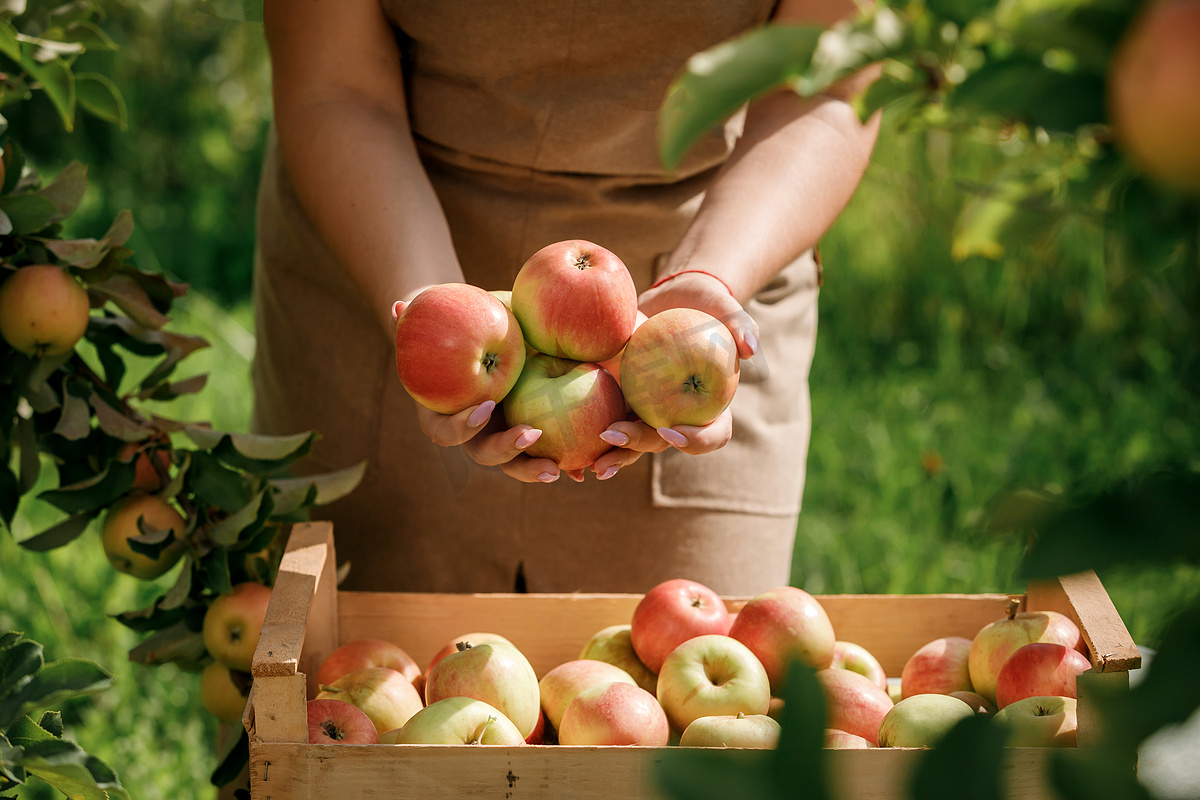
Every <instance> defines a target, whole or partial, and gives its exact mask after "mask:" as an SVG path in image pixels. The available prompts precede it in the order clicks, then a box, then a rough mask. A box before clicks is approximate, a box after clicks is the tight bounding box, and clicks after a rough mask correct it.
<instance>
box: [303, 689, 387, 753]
mask: <svg viewBox="0 0 1200 800" xmlns="http://www.w3.org/2000/svg"><path fill="white" fill-rule="evenodd" d="M307 710H308V743H309V744H379V733H378V732H377V731H376V730H375V724H374V723H373V722H371V719H370V717H368V716H367V715H366V714H364V713H363V712H362V711H361V710H359V709H358V708H355V707H354V706H353V705H351V704H350V703H347V702H346V701H345V700H334V699H330V698H316V699H313V700H309V701H308V703H307Z"/></svg>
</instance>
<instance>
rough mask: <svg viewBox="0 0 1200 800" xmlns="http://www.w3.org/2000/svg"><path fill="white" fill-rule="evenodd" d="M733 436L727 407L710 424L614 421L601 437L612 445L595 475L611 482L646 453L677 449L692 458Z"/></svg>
mask: <svg viewBox="0 0 1200 800" xmlns="http://www.w3.org/2000/svg"><path fill="white" fill-rule="evenodd" d="M732 436H733V412H732V411H731V410H730V409H729V408H726V409H725V410H724V411H722V412H721V414H720V415H719V416H718V417H717V418H716V419H715V420H713V421H712V422H710V423H709V424H707V425H676V426H674V427H671V428H652V427H650V426H649V425H647V424H646V423H644V422H642V421H641V420H640V419H636V418H635V419H631V420H626V421H623V422H614V423H613V424H612V425H609V426H608V430H606V431H605V432H604V433H602V434H600V438H601V439H603V440H604V441H606V442H608V443H609V444H611V445H613V449H612V450H609V451H608V452H607V453H604V454H603V455H601V456H600V457H599V458H597V459H596V461H595V463H594V464H592V467H591V469H592V472H594V473H595V474H596V477H597V478H599V479H600V480H602V481H606V480H609V479H611V478H612V477H613V476H614V475H616V474H617V472H619V471H620V470H621V469H622V468H624V467H627V466H629V465H630V464H632V463H633V462H635V461H637V460H638V459H639V458H641V457H642V455H643V454H644V453H661V452H662V451H663V450H666V449H667V448H668V447H674V448H676V449H677V450H681V451H683V452H684V453H688V454H689V455H696V456H698V455H703V454H704V453H711V452H713V451H714V450H720V449H721V448H722V447H724V446H725V445H726V444H728V443H729V439H730V437H732Z"/></svg>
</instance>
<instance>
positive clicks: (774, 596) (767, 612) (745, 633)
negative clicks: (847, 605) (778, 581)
mask: <svg viewBox="0 0 1200 800" xmlns="http://www.w3.org/2000/svg"><path fill="white" fill-rule="evenodd" d="M729 635H730V636H732V637H733V638H735V639H737V640H738V641H739V642H741V643H742V644H744V645H746V646H747V647H749V648H750V650H751V652H753V653H754V655H755V656H757V657H758V660H759V661H760V662H762V665H763V667H765V668H766V670H767V675H768V676H769V677H770V679H771V691H772V692H773V693H774V694H776V695H780V694H782V691H781V690H782V688H783V684H784V680H785V678H786V676H787V665H788V661H790V660H791V659H793V658H798V659H800V660H802V661H804V662H805V663H807V664H809V665H810V666H811V667H812V668H813V669H816V670H824V669H827V668H828V667H829V666H830V665H831V664H832V663H833V652H834V647H835V646H836V644H837V637H836V636H835V635H834V632H833V624H832V623H831V622H830V621H829V615H828V614H826V613H825V609H824V608H822V607H821V604H820V603H819V602H818V601H817V599H816V598H815V597H813V596H812V595H811V594H809V593H808V592H806V591H804V590H803V589H798V588H796V587H794V586H780V587H778V588H775V589H770V590H768V591H766V592H763V593H761V594H759V595H756V596H755V597H753V598H751V599H750V600H749V601H748V602H747V603H746V605H744V606H742V608H741V609H740V610H738V612H737V616H736V617H734V620H733V625H732V627H730V629H729Z"/></svg>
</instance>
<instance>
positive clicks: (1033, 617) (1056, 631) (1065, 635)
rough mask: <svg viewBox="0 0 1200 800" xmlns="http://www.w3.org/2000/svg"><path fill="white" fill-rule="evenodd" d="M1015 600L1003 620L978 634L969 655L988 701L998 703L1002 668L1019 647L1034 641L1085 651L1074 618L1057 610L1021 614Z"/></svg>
mask: <svg viewBox="0 0 1200 800" xmlns="http://www.w3.org/2000/svg"><path fill="white" fill-rule="evenodd" d="M1017 607H1018V602H1017V601H1016V600H1013V601H1012V602H1011V603H1010V604H1009V608H1008V611H1007V613H1006V615H1005V616H1004V617H1003V618H1002V619H998V620H996V621H995V622H990V623H988V624H987V625H985V626H983V628H982V629H981V630H980V631H979V633H977V634H975V638H974V639H972V640H971V649H970V652H969V653H968V655H967V665H968V667H969V669H970V672H971V686H972V688H973V689H974V691H976V692H978V693H979V694H981V695H983V696H984V697H985V698H986V699H987V700H989V701H991V702H995V700H996V679H997V678H998V677H999V675H1000V668H1001V667H1003V666H1004V662H1005V661H1007V660H1008V657H1009V656H1011V655H1012V654H1013V653H1015V652H1017V650H1018V648H1021V647H1024V646H1025V645H1027V644H1031V643H1033V642H1052V643H1055V644H1061V645H1066V646H1067V647H1071V648H1074V649H1076V650H1080V651H1082V649H1083V640H1082V639H1081V638H1080V635H1079V626H1077V625H1076V624H1075V623H1074V622H1073V621H1071V619H1070V617H1067V616H1066V615H1065V614H1060V613H1059V612H1057V611H1022V612H1020V613H1018V612H1017V610H1016V609H1017Z"/></svg>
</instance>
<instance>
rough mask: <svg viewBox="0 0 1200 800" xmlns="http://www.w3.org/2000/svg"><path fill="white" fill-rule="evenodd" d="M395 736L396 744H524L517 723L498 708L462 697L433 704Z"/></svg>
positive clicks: (420, 712)
mask: <svg viewBox="0 0 1200 800" xmlns="http://www.w3.org/2000/svg"><path fill="white" fill-rule="evenodd" d="M394 736H395V743H396V744H495V745H506V746H508V747H516V746H518V745H524V744H525V737H524V736H522V735H521V732H520V731H519V730H517V726H516V725H514V724H513V723H512V720H510V719H509V718H508V717H506V716H504V714H503V713H501V712H500V711H499V710H498V709H496V708H495V707H493V706H491V705H489V704H488V703H485V702H484V701H482V700H476V699H474V698H472V697H461V696H454V697H445V698H442V699H441V700H438V701H437V702H434V703H430V704H429V705H427V706H425V708H423V709H421V710H420V711H418V712H417V713H416V714H413V716H412V719H410V720H409V721H408V722H407V723H406V724H405V725H404V727H403V728H401V729H400V732H399V733H397V734H394ZM389 738H391V737H390V736H389Z"/></svg>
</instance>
